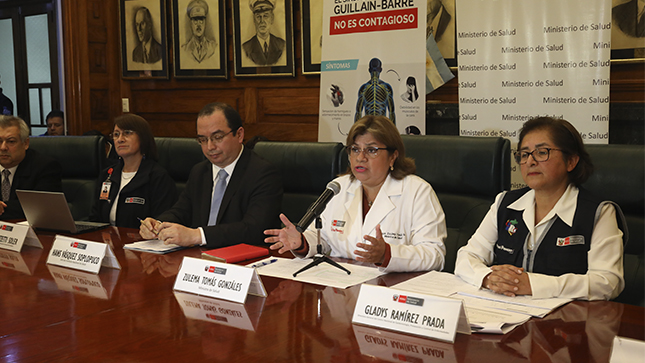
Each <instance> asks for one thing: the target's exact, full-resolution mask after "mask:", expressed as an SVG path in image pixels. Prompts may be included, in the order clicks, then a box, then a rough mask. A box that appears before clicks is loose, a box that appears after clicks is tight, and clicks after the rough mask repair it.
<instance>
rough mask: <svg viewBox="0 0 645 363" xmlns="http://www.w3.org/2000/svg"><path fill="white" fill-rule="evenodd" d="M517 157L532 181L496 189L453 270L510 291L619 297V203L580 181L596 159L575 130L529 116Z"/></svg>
mask: <svg viewBox="0 0 645 363" xmlns="http://www.w3.org/2000/svg"><path fill="white" fill-rule="evenodd" d="M515 159H516V161H517V163H518V164H519V165H520V168H521V171H522V178H523V179H524V182H525V183H526V184H527V185H528V187H526V188H523V189H519V190H514V191H510V192H502V193H500V194H499V195H498V196H497V198H496V199H495V203H494V204H493V205H492V206H491V208H490V210H489V211H488V214H487V215H486V217H485V218H484V220H483V221H482V223H481V225H480V226H479V228H478V229H477V231H476V232H475V234H474V235H473V236H472V237H471V238H470V240H469V241H468V244H467V245H466V246H464V247H462V248H461V249H460V250H459V252H458V253H457V263H456V267H455V274H456V275H457V276H459V277H461V278H462V279H464V280H465V281H466V282H468V283H471V284H473V285H475V286H481V287H482V288H488V289H490V290H492V291H494V292H496V293H500V294H505V295H508V296H515V295H532V296H533V297H536V298H550V297H564V298H573V299H585V300H603V299H604V300H608V299H612V298H614V297H616V296H618V294H619V293H620V292H621V291H622V290H623V287H624V279H623V233H622V231H621V230H620V229H619V228H618V223H617V220H616V213H617V212H616V210H617V208H618V207H617V206H615V205H614V204H613V203H612V202H608V201H602V200H601V199H599V198H597V197H595V196H593V195H591V194H590V193H589V192H588V191H586V190H585V189H583V188H581V187H580V185H581V184H582V183H584V182H585V181H586V180H587V178H588V177H589V176H590V175H591V173H592V172H593V164H592V163H591V159H590V157H589V154H588V153H587V152H586V151H585V148H584V144H583V143H582V138H581V137H580V134H579V133H578V131H577V130H576V129H575V128H574V127H573V125H571V124H570V123H569V122H567V121H565V120H558V119H553V118H550V117H539V118H536V119H532V120H530V121H527V122H526V123H525V124H524V126H523V127H522V130H521V132H520V138H519V143H518V151H517V152H516V153H515ZM618 210H619V209H618ZM619 211H620V210H619Z"/></svg>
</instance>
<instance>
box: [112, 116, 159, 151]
mask: <svg viewBox="0 0 645 363" xmlns="http://www.w3.org/2000/svg"><path fill="white" fill-rule="evenodd" d="M114 126H119V128H120V129H121V130H132V131H134V132H136V133H137V136H139V150H140V151H141V154H143V155H144V156H145V157H146V158H151V159H152V160H155V161H157V160H159V155H158V154H157V144H156V143H155V138H154V136H153V135H152V130H151V129H150V124H148V121H146V119H144V118H143V117H141V116H139V115H135V114H133V113H127V114H125V115H121V116H119V117H117V118H115V119H114Z"/></svg>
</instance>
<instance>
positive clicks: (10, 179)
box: [0, 164, 20, 185]
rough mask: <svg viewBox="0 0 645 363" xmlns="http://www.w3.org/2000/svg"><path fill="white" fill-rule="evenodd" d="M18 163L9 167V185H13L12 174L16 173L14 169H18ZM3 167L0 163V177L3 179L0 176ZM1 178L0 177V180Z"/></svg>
mask: <svg viewBox="0 0 645 363" xmlns="http://www.w3.org/2000/svg"><path fill="white" fill-rule="evenodd" d="M18 165H20V164H18ZM18 165H16V166H14V167H11V168H9V172H11V174H9V184H11V185H13V176H14V175H16V170H18ZM4 169H5V167H4V166H2V165H0V178H1V179H4V177H3V176H2V172H3V171H4ZM1 179H0V182H2V180H1Z"/></svg>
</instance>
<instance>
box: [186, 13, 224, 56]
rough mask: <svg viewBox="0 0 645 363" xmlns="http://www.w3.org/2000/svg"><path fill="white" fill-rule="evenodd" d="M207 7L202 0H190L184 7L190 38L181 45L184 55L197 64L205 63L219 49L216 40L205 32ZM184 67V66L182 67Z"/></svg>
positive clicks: (207, 20) (207, 19) (207, 18)
mask: <svg viewBox="0 0 645 363" xmlns="http://www.w3.org/2000/svg"><path fill="white" fill-rule="evenodd" d="M208 14H209V8H208V4H207V3H206V1H204V0H192V1H191V2H190V3H188V7H187V8H186V16H187V17H188V21H189V23H190V30H191V33H190V38H189V39H188V41H187V42H186V43H184V44H183V45H182V46H181V49H182V51H184V52H185V53H186V54H185V55H186V56H187V57H188V58H189V59H190V60H191V61H194V62H196V63H198V64H201V63H205V62H206V61H208V60H209V59H211V57H213V55H214V54H215V52H217V51H218V50H219V49H218V47H217V40H216V39H215V38H212V37H210V36H209V35H207V34H206V29H207V26H208V25H209V23H208V22H209V17H208ZM182 68H186V67H182Z"/></svg>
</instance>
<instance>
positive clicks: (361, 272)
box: [247, 257, 383, 289]
mask: <svg viewBox="0 0 645 363" xmlns="http://www.w3.org/2000/svg"><path fill="white" fill-rule="evenodd" d="M274 259H277V261H276V262H272V263H268V264H264V265H262V266H259V267H257V268H256V269H257V272H258V273H259V274H260V275H264V276H272V277H279V278H282V279H289V280H295V281H301V282H308V283H311V284H316V285H324V286H330V287H336V288H339V289H345V288H348V287H350V286H354V285H358V284H362V283H363V282H365V281H368V280H371V279H374V278H376V277H379V276H381V275H383V272H381V271H379V270H378V268H374V267H366V266H360V265H352V264H347V263H342V262H339V263H338V264H339V265H341V266H343V267H344V268H346V269H348V270H349V271H350V272H351V274H350V275H348V274H347V272H345V271H343V270H341V269H339V268H337V267H334V266H332V265H330V264H328V263H321V264H319V265H317V266H314V267H312V268H310V269H309V270H307V271H303V272H301V273H299V274H298V276H297V277H293V273H294V272H296V271H298V270H300V269H301V268H303V267H305V266H307V265H308V264H310V263H311V262H312V260H311V259H304V260H301V259H298V258H294V259H291V258H283V257H269V258H267V259H266V260H274ZM263 262H264V260H262V261H258V262H254V263H251V264H249V265H247V266H249V267H251V266H252V265H256V266H258V265H261V264H262V263H263Z"/></svg>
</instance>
